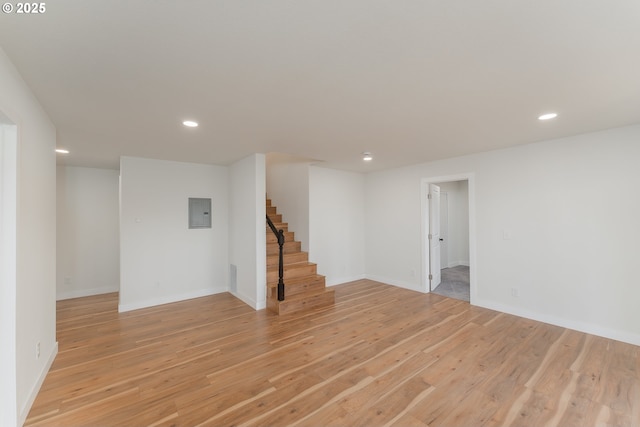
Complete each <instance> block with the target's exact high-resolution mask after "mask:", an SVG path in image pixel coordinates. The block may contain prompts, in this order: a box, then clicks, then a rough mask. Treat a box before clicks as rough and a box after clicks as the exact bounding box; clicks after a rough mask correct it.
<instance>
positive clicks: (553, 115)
mask: <svg viewBox="0 0 640 427" xmlns="http://www.w3.org/2000/svg"><path fill="white" fill-rule="evenodd" d="M556 117H558V114H557V113H546V114H543V115H541V116H539V117H538V120H551V119H555V118H556Z"/></svg>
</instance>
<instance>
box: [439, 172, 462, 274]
mask: <svg viewBox="0 0 640 427" xmlns="http://www.w3.org/2000/svg"><path fill="white" fill-rule="evenodd" d="M437 185H438V186H439V187H440V189H441V190H442V191H443V192H446V193H447V200H448V210H447V211H448V214H449V215H448V230H447V232H448V236H447V237H448V242H447V265H446V266H445V267H455V266H457V265H467V266H468V265H469V185H468V182H467V181H451V182H442V183H438V184H437Z"/></svg>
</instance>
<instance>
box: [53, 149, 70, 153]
mask: <svg viewBox="0 0 640 427" xmlns="http://www.w3.org/2000/svg"><path fill="white" fill-rule="evenodd" d="M56 153H60V154H69V150H65V149H64V148H56Z"/></svg>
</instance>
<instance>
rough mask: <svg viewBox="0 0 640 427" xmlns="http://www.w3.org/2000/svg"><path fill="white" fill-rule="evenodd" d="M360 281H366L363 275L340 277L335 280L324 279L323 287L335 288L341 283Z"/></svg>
mask: <svg viewBox="0 0 640 427" xmlns="http://www.w3.org/2000/svg"><path fill="white" fill-rule="evenodd" d="M362 279H366V276H365V275H364V274H359V275H357V276H350V277H340V278H337V279H334V278H331V279H330V278H328V277H327V278H326V281H325V285H326V286H336V285H341V284H343V283H349V282H355V281H356V280H362Z"/></svg>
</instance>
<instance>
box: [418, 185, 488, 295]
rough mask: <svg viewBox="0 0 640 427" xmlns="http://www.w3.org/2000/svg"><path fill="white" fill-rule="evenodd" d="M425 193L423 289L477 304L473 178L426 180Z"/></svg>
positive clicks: (423, 193) (423, 188)
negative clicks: (474, 301) (475, 300)
mask: <svg viewBox="0 0 640 427" xmlns="http://www.w3.org/2000/svg"><path fill="white" fill-rule="evenodd" d="M422 190H423V191H422V195H423V197H422V199H423V203H422V206H423V209H422V211H423V233H422V236H423V237H422V240H423V245H422V246H423V265H424V268H423V289H424V291H425V292H434V293H436V294H439V295H443V296H446V297H450V298H455V299H460V300H463V301H467V302H473V300H474V299H475V295H476V288H475V280H474V273H475V268H474V267H475V266H474V265H473V264H474V263H473V260H474V259H475V252H474V247H475V244H474V242H475V237H474V233H475V230H474V220H473V219H474V216H475V209H474V199H473V193H474V182H473V175H472V174H465V175H456V176H445V177H437V178H429V179H423V180H422Z"/></svg>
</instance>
